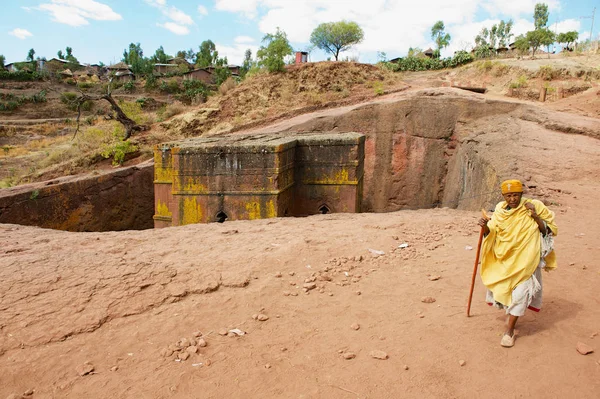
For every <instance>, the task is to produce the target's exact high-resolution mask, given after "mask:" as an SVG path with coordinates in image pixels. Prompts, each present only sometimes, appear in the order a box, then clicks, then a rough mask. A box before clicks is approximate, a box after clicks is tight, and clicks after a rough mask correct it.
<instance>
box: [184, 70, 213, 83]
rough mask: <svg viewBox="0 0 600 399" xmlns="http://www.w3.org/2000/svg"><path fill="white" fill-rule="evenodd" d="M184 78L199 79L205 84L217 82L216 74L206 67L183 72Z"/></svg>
mask: <svg viewBox="0 0 600 399" xmlns="http://www.w3.org/2000/svg"><path fill="white" fill-rule="evenodd" d="M183 79H184V80H199V81H201V82H202V83H204V84H207V85H208V84H213V83H215V77H214V75H213V74H212V73H211V72H209V71H207V70H206V69H194V70H193V71H189V72H186V73H184V74H183Z"/></svg>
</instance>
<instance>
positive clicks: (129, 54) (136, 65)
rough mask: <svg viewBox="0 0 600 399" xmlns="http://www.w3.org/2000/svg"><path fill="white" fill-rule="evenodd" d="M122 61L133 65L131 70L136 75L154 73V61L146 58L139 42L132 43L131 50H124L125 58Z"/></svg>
mask: <svg viewBox="0 0 600 399" xmlns="http://www.w3.org/2000/svg"><path fill="white" fill-rule="evenodd" d="M121 61H123V62H124V63H126V64H127V65H131V71H132V72H133V73H135V74H136V75H146V74H149V73H152V69H153V66H152V63H151V62H150V60H148V59H147V58H144V51H143V50H142V46H141V45H140V44H139V43H137V44H134V43H130V44H129V50H128V49H125V50H123V58H122V59H121Z"/></svg>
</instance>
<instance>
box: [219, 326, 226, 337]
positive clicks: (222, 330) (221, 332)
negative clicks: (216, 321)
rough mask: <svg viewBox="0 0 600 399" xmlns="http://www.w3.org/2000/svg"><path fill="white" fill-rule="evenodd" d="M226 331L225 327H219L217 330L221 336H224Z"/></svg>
mask: <svg viewBox="0 0 600 399" xmlns="http://www.w3.org/2000/svg"><path fill="white" fill-rule="evenodd" d="M227 333H228V331H227V329H225V328H221V329H220V330H219V335H223V336H225V335H227Z"/></svg>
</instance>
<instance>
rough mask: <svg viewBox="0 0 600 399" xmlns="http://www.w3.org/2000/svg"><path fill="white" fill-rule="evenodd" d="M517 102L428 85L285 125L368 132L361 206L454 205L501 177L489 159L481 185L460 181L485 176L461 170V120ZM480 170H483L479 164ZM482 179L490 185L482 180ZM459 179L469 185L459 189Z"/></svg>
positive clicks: (382, 208)
mask: <svg viewBox="0 0 600 399" xmlns="http://www.w3.org/2000/svg"><path fill="white" fill-rule="evenodd" d="M519 106H520V105H519V104H517V103H509V102H502V101H487V100H485V99H483V98H479V97H475V96H461V95H453V93H452V92H450V93H446V95H440V94H439V91H432V92H429V91H424V92H422V93H420V94H418V95H416V96H414V97H407V98H406V99H403V100H400V101H396V102H389V103H376V104H369V105H366V106H363V107H359V108H356V109H353V110H351V111H350V112H348V113H345V114H341V115H334V116H329V117H321V118H315V119H312V120H309V121H307V122H304V123H301V124H298V125H296V126H293V127H290V128H288V129H286V131H290V132H324V131H327V132H340V133H345V132H351V131H352V132H360V133H363V134H365V135H366V136H367V140H366V143H365V181H364V198H363V211H366V212H390V211H396V210H400V209H407V208H429V207H434V206H450V207H455V206H456V205H455V206H453V203H459V201H458V199H459V198H460V197H461V196H471V195H474V193H475V192H477V193H478V192H479V191H482V192H489V191H492V190H493V189H494V188H495V187H496V186H495V184H496V180H497V179H496V178H495V177H494V173H493V168H491V166H489V165H488V167H487V168H484V169H483V170H484V171H485V173H486V176H485V179H484V180H479V181H478V182H479V183H478V184H479V185H478V186H477V187H471V188H469V184H474V183H468V181H467V183H465V182H461V180H460V179H464V178H467V179H480V178H482V176H478V175H475V174H473V173H471V174H465V173H463V174H461V173H459V171H460V170H461V168H463V165H462V164H461V161H465V162H466V161H467V158H466V156H465V155H464V153H463V152H461V151H460V150H459V147H460V145H461V137H460V136H459V134H457V126H460V125H461V124H464V123H467V122H469V121H473V120H476V119H478V118H482V117H490V116H492V115H498V114H505V113H510V112H512V111H514V110H515V109H516V108H518V107H519ZM469 159H470V162H471V163H473V162H475V163H478V162H480V159H479V158H477V157H475V158H474V157H471V158H469ZM456 162H458V163H456ZM464 167H467V166H466V165H464ZM467 169H468V168H467ZM476 170H477V173H480V172H482V169H480V168H476ZM449 172H450V174H449ZM481 181H485V182H487V183H486V184H489V186H488V185H481ZM461 185H462V187H463V188H464V190H466V191H461V190H460V189H459V188H460V187H461ZM447 188H449V190H448V192H447V193H446V194H445V193H444V192H445V190H446V189H447ZM471 189H474V191H471ZM469 204H470V203H468V202H464V203H463V202H462V201H460V203H459V205H460V207H461V208H463V209H468V207H469Z"/></svg>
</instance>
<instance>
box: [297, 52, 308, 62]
mask: <svg viewBox="0 0 600 399" xmlns="http://www.w3.org/2000/svg"><path fill="white" fill-rule="evenodd" d="M305 62H308V53H307V52H306V51H296V64H304V63H305Z"/></svg>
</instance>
